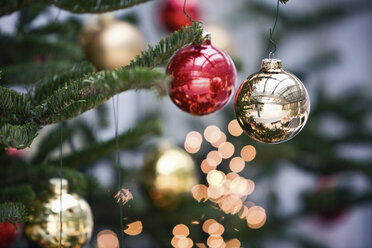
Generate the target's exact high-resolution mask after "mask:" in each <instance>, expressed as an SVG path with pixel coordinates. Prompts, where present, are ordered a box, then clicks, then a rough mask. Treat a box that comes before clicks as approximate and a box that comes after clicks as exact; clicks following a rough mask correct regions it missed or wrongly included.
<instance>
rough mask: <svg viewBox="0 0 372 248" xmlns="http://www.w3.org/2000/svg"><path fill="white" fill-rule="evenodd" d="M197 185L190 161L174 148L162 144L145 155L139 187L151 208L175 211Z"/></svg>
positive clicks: (195, 174)
mask: <svg viewBox="0 0 372 248" xmlns="http://www.w3.org/2000/svg"><path fill="white" fill-rule="evenodd" d="M197 183H198V179H197V173H196V166H195V163H194V161H193V159H192V158H191V157H190V156H189V155H188V154H187V153H186V152H185V151H183V150H181V149H179V148H178V147H175V146H172V145H168V144H162V145H161V146H159V147H157V148H156V149H153V150H151V151H150V152H149V153H148V154H146V157H145V166H144V168H143V172H142V185H143V187H144V188H145V190H146V192H147V193H148V195H149V196H150V198H151V200H152V202H153V204H154V206H156V207H159V208H166V209H172V208H176V207H177V206H178V205H179V204H180V203H181V202H182V199H183V198H184V197H185V195H187V194H189V195H191V189H192V187H193V186H194V185H195V184H197Z"/></svg>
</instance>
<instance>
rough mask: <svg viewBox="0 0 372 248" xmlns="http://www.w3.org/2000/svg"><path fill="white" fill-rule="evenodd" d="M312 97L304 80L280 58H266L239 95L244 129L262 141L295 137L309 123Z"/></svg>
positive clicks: (237, 102)
mask: <svg viewBox="0 0 372 248" xmlns="http://www.w3.org/2000/svg"><path fill="white" fill-rule="evenodd" d="M309 112H310V99H309V95H308V93H307V91H306V88H305V86H304V85H303V84H302V82H301V81H300V80H299V79H298V78H297V77H296V76H294V75H293V74H291V73H289V72H286V71H284V70H283V69H282V61H281V60H279V59H264V60H262V65H261V70H260V71H259V72H256V73H254V74H252V75H250V76H249V77H248V78H247V79H246V80H245V81H244V82H243V83H242V85H241V86H240V88H239V90H238V92H237V93H236V97H235V114H236V118H237V120H238V122H239V124H240V126H241V127H242V128H243V130H244V131H245V132H246V133H247V134H248V135H249V136H250V137H251V138H252V139H254V140H257V141H259V142H262V143H281V142H285V141H288V140H290V139H292V138H293V137H294V136H296V135H297V134H298V133H299V132H300V131H301V129H302V128H303V127H304V126H305V123H306V121H307V119H308V116H309Z"/></svg>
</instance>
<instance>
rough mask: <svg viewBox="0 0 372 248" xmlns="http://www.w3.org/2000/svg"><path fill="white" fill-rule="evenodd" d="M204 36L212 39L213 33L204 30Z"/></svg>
mask: <svg viewBox="0 0 372 248" xmlns="http://www.w3.org/2000/svg"><path fill="white" fill-rule="evenodd" d="M203 37H204V38H206V39H207V40H210V39H212V33H211V32H208V31H204V32H203Z"/></svg>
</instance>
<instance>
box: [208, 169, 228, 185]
mask: <svg viewBox="0 0 372 248" xmlns="http://www.w3.org/2000/svg"><path fill="white" fill-rule="evenodd" d="M224 180H225V174H224V173H223V172H222V171H218V170H212V171H210V172H209V173H208V175H207V181H208V183H209V185H220V184H222V183H223V181H224Z"/></svg>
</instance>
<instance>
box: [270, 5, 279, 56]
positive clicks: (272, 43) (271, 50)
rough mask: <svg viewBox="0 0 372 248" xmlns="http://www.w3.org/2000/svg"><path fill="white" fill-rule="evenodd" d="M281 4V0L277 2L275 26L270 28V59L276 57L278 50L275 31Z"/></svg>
mask: <svg viewBox="0 0 372 248" xmlns="http://www.w3.org/2000/svg"><path fill="white" fill-rule="evenodd" d="M279 6H280V3H279V0H278V2H277V4H276V17H275V22H274V26H273V28H270V40H269V47H268V50H269V58H270V59H272V58H274V54H275V52H276V42H275V41H274V38H273V35H274V32H275V28H276V23H277V22H278V17H279Z"/></svg>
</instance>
